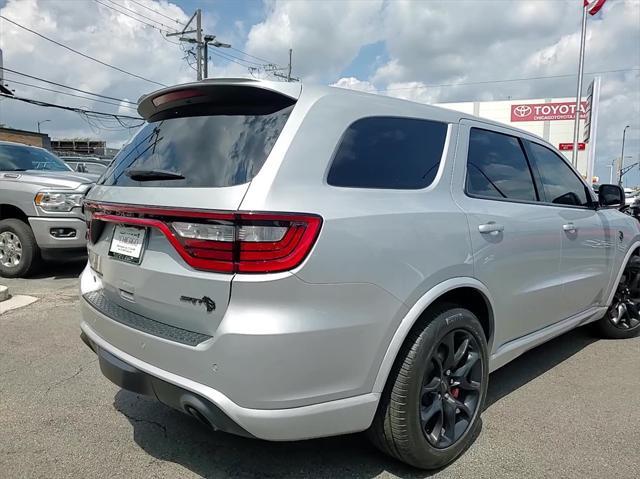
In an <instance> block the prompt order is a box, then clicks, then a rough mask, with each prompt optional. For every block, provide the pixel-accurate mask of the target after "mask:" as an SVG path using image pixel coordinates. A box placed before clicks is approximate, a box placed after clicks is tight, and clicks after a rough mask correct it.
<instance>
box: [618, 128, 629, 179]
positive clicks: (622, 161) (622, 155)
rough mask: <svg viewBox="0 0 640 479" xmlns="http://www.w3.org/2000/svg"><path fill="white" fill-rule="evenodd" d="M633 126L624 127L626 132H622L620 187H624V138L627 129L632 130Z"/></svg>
mask: <svg viewBox="0 0 640 479" xmlns="http://www.w3.org/2000/svg"><path fill="white" fill-rule="evenodd" d="M630 127H631V125H627V126H625V127H624V130H622V153H621V154H620V179H619V185H620V186H622V166H623V164H624V137H625V135H626V134H627V128H630Z"/></svg>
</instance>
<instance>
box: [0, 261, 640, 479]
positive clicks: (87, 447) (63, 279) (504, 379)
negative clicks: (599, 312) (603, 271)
mask: <svg viewBox="0 0 640 479" xmlns="http://www.w3.org/2000/svg"><path fill="white" fill-rule="evenodd" d="M81 268H82V266H81V265H57V266H55V267H53V268H49V270H48V271H45V272H44V273H43V274H41V275H40V276H39V277H37V278H34V279H28V280H0V282H1V283H3V284H6V285H9V287H10V289H11V291H12V293H13V294H28V295H31V296H36V297H37V298H38V301H36V302H35V303H33V304H31V305H29V306H26V307H24V308H21V309H17V310H13V311H9V312H6V313H4V314H2V315H0V477H3V478H40V477H42V478H45V477H46V478H63V477H64V478H68V477H72V478H94V477H95V478H103V477H104V478H116V477H126V478H130V477H159V478H192V477H212V478H253V477H267V478H298V477H309V478H391V477H401V478H423V477H430V476H431V475H432V476H433V477H437V478H456V479H457V478H474V479H479V478H506V477H509V478H528V477H532V478H539V477H553V478H560V477H562V478H574V477H575V478H615V479H623V478H637V477H640V339H638V338H636V339H632V340H626V341H605V340H598V339H597V338H596V337H594V335H593V334H592V332H591V330H590V329H589V328H581V329H578V330H575V331H573V332H570V333H568V334H565V335H564V336H561V337H559V338H557V339H555V340H553V341H551V342H549V343H547V344H545V345H543V346H541V347H539V348H536V349H534V350H532V351H530V352H529V353H527V354H525V355H524V356H522V357H520V358H519V359H517V360H516V361H514V362H513V363H511V364H509V365H507V366H505V367H504V368H502V369H500V370H499V371H497V372H496V373H494V374H492V375H491V378H490V385H489V396H488V401H487V407H486V410H485V412H484V414H483V428H482V431H481V433H480V435H479V437H478V439H477V440H476V442H475V443H474V445H473V446H472V447H471V448H470V449H469V450H468V451H467V453H466V454H465V455H464V456H462V457H461V458H460V459H458V460H457V461H456V462H455V463H454V464H452V465H451V466H449V467H447V468H445V469H444V470H442V471H438V472H437V473H435V474H431V475H430V474H429V473H426V472H424V471H417V470H415V469H411V468H409V467H406V466H404V465H402V464H400V463H398V462H397V461H395V460H392V459H389V458H387V457H385V456H383V455H382V454H381V453H379V452H378V451H377V450H375V449H374V448H373V447H372V446H370V445H369V443H368V442H367V440H366V439H365V438H364V437H363V436H362V435H360V434H354V435H349V436H342V437H336V438H327V439H319V440H312V441H303V442H297V443H269V442H265V441H259V440H251V439H244V438H240V437H235V436H231V435H228V434H224V433H213V432H211V431H209V430H208V429H206V428H205V427H203V426H201V425H200V424H199V423H197V422H196V421H195V420H193V419H192V418H190V417H187V416H186V415H183V414H181V413H179V412H176V411H173V410H170V409H168V408H167V407H165V406H163V405H161V404H159V403H157V402H155V401H152V400H149V399H146V398H144V397H139V396H137V395H135V394H132V393H129V392H126V391H122V390H120V389H119V388H117V387H116V386H114V385H113V384H111V383H110V382H109V381H108V380H106V379H105V378H103V377H102V375H101V374H100V371H99V367H98V364H97V362H96V358H95V355H94V354H93V353H92V352H91V351H90V350H89V349H87V347H86V346H85V345H84V344H83V343H82V342H81V341H80V339H79V326H78V325H79V321H80V315H79V310H78V298H77V294H78V291H77V290H78V280H77V276H78V274H79V273H80V270H81Z"/></svg>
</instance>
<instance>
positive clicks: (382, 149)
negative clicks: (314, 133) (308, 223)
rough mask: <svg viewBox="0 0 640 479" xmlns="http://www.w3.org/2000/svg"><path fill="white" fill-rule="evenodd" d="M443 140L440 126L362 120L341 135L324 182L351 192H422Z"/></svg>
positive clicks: (444, 133)
mask: <svg viewBox="0 0 640 479" xmlns="http://www.w3.org/2000/svg"><path fill="white" fill-rule="evenodd" d="M446 136H447V124H446V123H440V122H436V121H430V120H419V119H414V118H397V117H370V118H363V119H361V120H358V121H356V122H354V123H353V124H352V125H351V126H349V128H347V131H346V132H345V133H344V135H343V136H342V139H341V141H340V144H339V146H338V149H337V150H336V153H335V156H334V159H333V163H332V164H331V168H330V169H329V174H328V176H327V182H328V183H329V184H330V185H333V186H346V187H352V188H383V189H400V190H412V189H420V188H425V187H427V186H429V185H430V184H431V183H432V182H433V180H434V179H435V177H436V174H437V172H438V166H439V165H440V159H441V158H442V151H443V149H444V142H445V138H446Z"/></svg>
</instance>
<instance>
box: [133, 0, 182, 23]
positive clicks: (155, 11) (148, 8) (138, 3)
mask: <svg viewBox="0 0 640 479" xmlns="http://www.w3.org/2000/svg"><path fill="white" fill-rule="evenodd" d="M130 1H131V2H133V3H135V4H136V5H140V6H141V7H142V8H146V9H147V10H149V11H150V12H153V13H157V14H158V15H160V16H161V17H164V18H166V19H168V20H171V21H172V22H176V23H177V24H178V25H182V26H184V23H182V22H179V21H178V20H176V19H175V18H171V17H170V16H168V15H165V14H164V13H162V12H159V11H157V10H154V9H153V8H150V7H147V6H146V5H144V4H143V3H140V2H137V1H136V0H130Z"/></svg>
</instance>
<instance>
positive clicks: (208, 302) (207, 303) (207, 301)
mask: <svg viewBox="0 0 640 479" xmlns="http://www.w3.org/2000/svg"><path fill="white" fill-rule="evenodd" d="M180 301H184V302H185V303H191V304H193V305H194V306H195V305H198V304H204V307H205V308H207V313H211V312H212V311H215V309H216V303H215V301H214V300H213V299H211V298H210V297H209V296H203V297H202V298H200V299H198V298H191V297H190V296H180Z"/></svg>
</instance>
